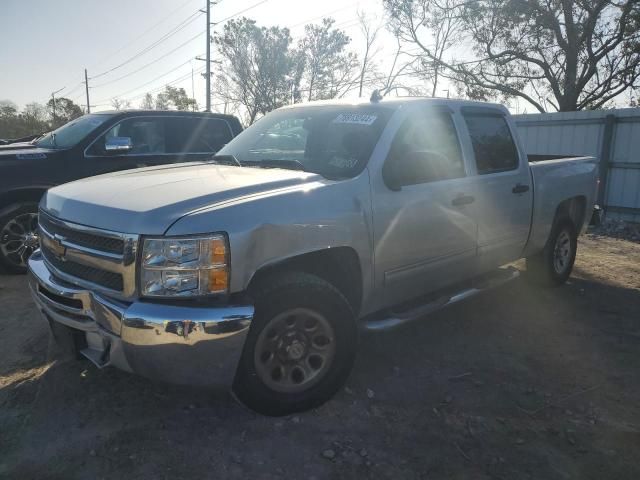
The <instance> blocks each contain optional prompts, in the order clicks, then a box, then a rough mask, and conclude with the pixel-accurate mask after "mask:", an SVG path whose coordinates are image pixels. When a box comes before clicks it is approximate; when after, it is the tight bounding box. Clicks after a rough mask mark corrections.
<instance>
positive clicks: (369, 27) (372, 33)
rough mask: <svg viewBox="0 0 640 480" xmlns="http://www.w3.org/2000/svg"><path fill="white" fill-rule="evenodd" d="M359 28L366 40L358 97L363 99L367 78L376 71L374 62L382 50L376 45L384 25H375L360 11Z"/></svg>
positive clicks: (361, 63)
mask: <svg viewBox="0 0 640 480" xmlns="http://www.w3.org/2000/svg"><path fill="white" fill-rule="evenodd" d="M358 26H359V27H360V32H361V33H362V37H363V38H364V52H363V54H362V60H361V62H360V76H359V77H360V78H359V84H358V97H362V89H363V87H364V82H365V79H366V77H367V76H368V74H369V73H373V72H375V70H376V68H375V67H376V66H375V64H374V60H375V57H376V56H377V55H378V54H379V53H380V48H376V47H375V44H376V41H377V40H378V35H379V33H380V30H381V29H382V23H378V24H377V25H373V24H372V22H371V19H369V18H367V15H366V13H365V12H363V11H358Z"/></svg>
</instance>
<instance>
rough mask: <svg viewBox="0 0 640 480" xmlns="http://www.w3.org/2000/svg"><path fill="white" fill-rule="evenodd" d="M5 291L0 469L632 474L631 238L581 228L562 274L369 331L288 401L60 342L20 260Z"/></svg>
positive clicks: (634, 330) (637, 399) (634, 345)
mask: <svg viewBox="0 0 640 480" xmlns="http://www.w3.org/2000/svg"><path fill="white" fill-rule="evenodd" d="M0 305H1V307H2V312H1V313H0V338H1V340H0V477H2V478H11V479H14V478H16V479H26V478H55V479H58V478H59V479H63V478H64V479H69V478H91V479H93V478H145V479H146V478H154V479H155V478H171V479H177V478H252V479H276V478H291V479H299V478H308V479H311V478H316V479H321V478H376V479H378V478H393V479H399V478H402V479H414V478H415V479H418V478H420V479H438V478H447V479H533V478H535V479H544V480H552V479H570V478H573V479H638V478H640V381H639V380H640V375H639V372H640V244H638V243H631V242H628V241H624V240H617V239H612V238H607V237H595V236H586V237H581V241H580V247H579V255H578V259H577V261H576V267H575V270H574V275H573V277H572V279H571V281H570V283H569V284H568V285H566V286H564V287H561V288H558V289H551V290H546V289H541V288H536V287H532V286H531V285H529V284H528V283H527V282H526V281H524V280H523V279H518V280H517V281H515V282H512V283H511V284H509V285H507V286H504V287H502V288H500V289H497V290H495V291H493V292H490V293H487V294H484V295H481V296H479V297H476V298H474V299H472V300H470V301H467V302H466V303H462V304H458V305H455V306H453V307H451V308H449V309H447V310H444V311H441V312H439V313H437V314H434V315H432V316H430V317H428V318H425V319H424V320H423V321H420V322H416V323H414V324H412V325H409V326H407V327H404V328H402V329H399V330H396V331H392V332H387V333H379V334H375V335H367V336H364V337H363V338H362V339H361V346H360V352H359V356H358V360H357V363H356V367H355V370H354V371H353V374H352V375H351V378H350V380H349V382H348V386H347V387H346V388H344V389H343V390H342V391H341V392H340V393H339V394H338V395H337V396H336V397H335V398H334V399H333V400H332V401H330V402H329V403H327V404H326V405H324V406H323V407H321V408H319V409H317V410H314V411H311V412H307V413H303V414H299V415H295V416H291V417H284V418H268V417H262V416H259V415H255V414H253V413H251V412H249V411H247V410H245V409H244V408H242V407H240V406H238V405H237V404H236V403H234V401H233V400H232V399H231V398H230V397H229V396H228V395H227V394H225V393H221V392H218V393H215V392H213V393H212V392H208V391H202V390H193V389H186V388H180V387H174V386H167V385H161V384H154V383H152V382H150V381H148V380H145V379H143V378H138V377H135V376H132V375H129V374H126V373H122V372H119V371H116V370H114V369H106V370H102V371H101V370H97V369H96V368H94V367H93V366H92V365H90V364H89V363H88V362H86V361H59V360H56V357H55V355H54V352H55V350H54V348H53V346H52V345H50V344H49V340H48V332H47V329H46V327H45V324H44V322H43V321H42V320H41V319H40V318H39V317H38V315H37V314H36V310H35V308H34V307H33V306H32V304H31V302H30V299H29V297H28V294H27V289H26V280H25V278H24V277H11V276H0Z"/></svg>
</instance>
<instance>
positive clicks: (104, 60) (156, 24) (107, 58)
mask: <svg viewBox="0 0 640 480" xmlns="http://www.w3.org/2000/svg"><path fill="white" fill-rule="evenodd" d="M191 2H193V0H187V1H186V2H184V3H182V4H181V5H180V6H179V7H177V8H176V9H174V10H171V12H169V13H168V14H167V15H166V16H164V17H162V19H161V20H159V21H158V22H156V23H154V24H153V25H152V26H151V27H149V28H147V29H146V30H145V31H144V32H142V33H141V34H140V35H138V36H137V37H136V38H134V39H133V40H131V41H130V42H127V43H126V44H125V45H123V46H122V47H120V48H119V49H118V50H116V51H115V52H113V53H112V54H111V55H109V56H107V57H105V58H103V59H102V60H101V61H100V62H99V63H96V64H94V65H93V66H92V68H96V67H97V66H98V65H102V64H103V63H104V62H106V61H107V60H109V59H111V58H113V57H115V56H116V55H117V54H118V53H120V52H122V51H123V50H124V49H126V48H127V47H128V46H130V45H131V44H133V43H135V42H137V41H138V40H140V39H141V38H142V37H144V36H145V35H146V34H147V33H149V32H150V31H152V30H153V29H155V28H156V27H157V26H158V25H160V24H161V23H164V21H165V20H167V19H168V18H170V17H172V16H173V14H174V13H176V12H177V11H178V10H181V9H183V8H184V7H186V6H187V5H188V4H190V3H191Z"/></svg>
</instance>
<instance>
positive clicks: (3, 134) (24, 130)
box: [0, 100, 51, 139]
mask: <svg viewBox="0 0 640 480" xmlns="http://www.w3.org/2000/svg"><path fill="white" fill-rule="evenodd" d="M50 129H51V127H50V125H49V118H48V115H47V112H46V109H45V108H44V107H43V106H42V105H40V104H39V103H29V104H27V105H25V107H24V109H23V110H22V111H21V112H20V111H19V110H18V107H17V105H16V104H15V103H13V102H10V101H8V100H2V101H0V138H3V139H15V138H21V137H26V136H29V135H34V134H38V133H44V132H46V131H48V130H50Z"/></svg>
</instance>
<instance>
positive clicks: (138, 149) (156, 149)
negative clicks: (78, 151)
mask: <svg viewBox="0 0 640 480" xmlns="http://www.w3.org/2000/svg"><path fill="white" fill-rule="evenodd" d="M113 137H120V138H122V137H125V138H130V139H131V146H132V147H131V149H130V150H128V151H123V152H118V153H117V155H118V156H121V155H145V154H162V153H166V145H165V143H166V141H165V132H164V122H163V120H162V119H161V118H127V119H125V120H123V121H122V122H120V123H118V124H117V125H114V126H113V127H112V128H111V129H110V130H109V131H108V132H107V133H105V134H104V135H102V136H101V137H100V138H98V140H97V141H96V142H95V143H94V144H93V145H92V146H91V148H90V149H89V153H90V154H91V155H107V154H108V153H107V151H106V149H105V142H106V141H107V139H109V138H113Z"/></svg>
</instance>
